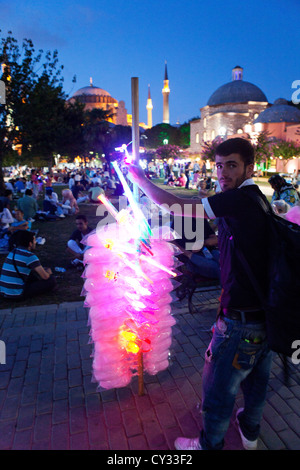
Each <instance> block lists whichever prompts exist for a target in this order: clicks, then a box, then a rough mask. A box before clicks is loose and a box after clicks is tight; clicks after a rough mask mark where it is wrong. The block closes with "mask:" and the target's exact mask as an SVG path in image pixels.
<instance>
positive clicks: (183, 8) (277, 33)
mask: <svg viewBox="0 0 300 470" xmlns="http://www.w3.org/2000/svg"><path fill="white" fill-rule="evenodd" d="M299 19H300V2H299V1H298V0H285V1H284V2H283V1H282V0H272V1H271V0H251V1H250V0H248V2H243V1H242V0H228V1H226V2H225V1H220V0H215V1H214V0H211V1H202V0H184V1H183V0H148V1H147V0H144V1H141V0H127V1H125V0H110V1H107V0H105V1H102V0H90V1H88V2H87V1H82V2H79V1H77V0H51V1H34V0H26V2H21V1H20V0H19V1H17V0H9V1H7V0H5V1H2V0H0V29H1V30H2V33H1V34H2V37H3V36H6V35H7V32H8V31H9V30H11V31H12V33H13V36H15V37H16V38H17V39H18V40H19V41H21V40H22V39H23V38H24V37H26V38H30V39H32V41H33V43H34V45H35V47H36V50H37V51H38V49H40V48H42V49H44V50H45V51H46V50H51V51H53V50H54V49H57V50H58V53H59V62H60V64H62V65H64V72H63V76H64V79H65V81H64V91H65V92H66V93H67V94H68V95H72V93H74V92H75V91H76V90H77V89H79V88H81V87H83V86H87V85H89V81H90V77H92V78H93V84H94V85H95V86H98V87H100V88H103V89H104V90H106V91H108V92H109V93H110V94H111V96H113V97H114V98H116V99H117V100H124V101H125V106H126V108H127V111H128V113H131V77H139V96H140V100H139V106H140V121H143V122H147V111H146V101H147V93H148V84H150V87H151V96H152V101H153V106H154V108H153V125H155V124H158V123H160V122H162V103H163V99H162V93H161V91H162V87H163V79H164V64H165V61H167V66H168V75H169V86H170V90H171V93H170V98H169V99H170V123H171V124H175V123H176V122H177V121H179V122H180V123H181V124H182V123H183V122H186V121H188V120H189V119H191V118H193V117H196V116H199V115H200V107H203V106H205V105H206V104H207V101H208V99H209V97H210V95H211V94H212V93H213V92H214V91H215V90H216V89H217V88H218V87H219V86H221V85H223V84H224V83H227V82H229V81H231V69H232V68H233V67H234V66H236V65H240V66H241V67H243V68H244V80H245V81H249V82H251V83H254V84H255V85H257V86H258V87H259V88H261V89H262V91H263V92H264V93H265V95H266V96H267V99H268V101H269V102H271V103H272V102H274V100H276V99H277V98H286V99H287V100H290V99H291V95H292V93H293V91H294V90H293V89H292V87H291V86H292V82H293V81H294V80H300V61H299V51H300V28H299ZM74 75H76V77H77V82H76V83H75V84H73V83H72V78H73V76H74Z"/></svg>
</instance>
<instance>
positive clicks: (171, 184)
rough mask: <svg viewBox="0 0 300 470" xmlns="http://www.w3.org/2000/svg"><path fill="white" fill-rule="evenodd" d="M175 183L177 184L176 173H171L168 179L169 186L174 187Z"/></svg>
mask: <svg viewBox="0 0 300 470" xmlns="http://www.w3.org/2000/svg"><path fill="white" fill-rule="evenodd" d="M174 183H175V176H174V173H172V172H171V173H170V176H169V178H168V181H167V184H168V185H169V186H174Z"/></svg>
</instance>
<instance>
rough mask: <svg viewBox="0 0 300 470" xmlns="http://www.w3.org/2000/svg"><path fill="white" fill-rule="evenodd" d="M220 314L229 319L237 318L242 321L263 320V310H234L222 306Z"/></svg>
mask: <svg viewBox="0 0 300 470" xmlns="http://www.w3.org/2000/svg"><path fill="white" fill-rule="evenodd" d="M221 315H223V316H224V317H225V318H230V320H238V321H240V322H242V323H250V322H261V321H264V320H265V311H264V310H236V309H233V308H222V310H221Z"/></svg>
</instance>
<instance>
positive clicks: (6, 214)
mask: <svg viewBox="0 0 300 470" xmlns="http://www.w3.org/2000/svg"><path fill="white" fill-rule="evenodd" d="M13 221H14V218H13V216H12V214H11V212H10V210H9V209H8V208H7V207H5V208H4V209H3V211H2V212H0V234H1V235H0V236H2V235H3V234H5V233H7V232H8V230H9V226H10V224H12V223H13Z"/></svg>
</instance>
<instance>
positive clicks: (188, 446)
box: [174, 437, 202, 450]
mask: <svg viewBox="0 0 300 470" xmlns="http://www.w3.org/2000/svg"><path fill="white" fill-rule="evenodd" d="M174 446H175V449H176V450H202V449H201V445H200V443H199V437H195V438H194V439H187V438H186V437H178V438H177V439H176V441H175V442H174Z"/></svg>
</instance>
